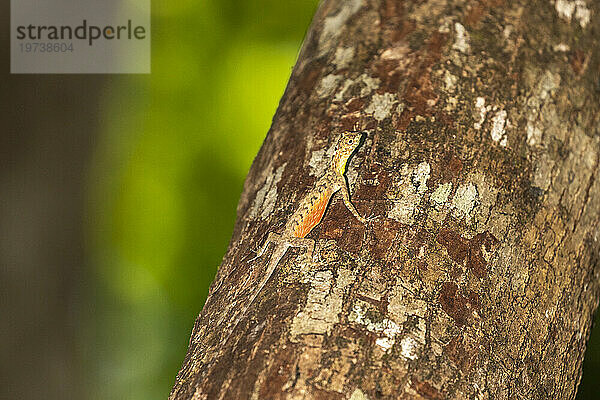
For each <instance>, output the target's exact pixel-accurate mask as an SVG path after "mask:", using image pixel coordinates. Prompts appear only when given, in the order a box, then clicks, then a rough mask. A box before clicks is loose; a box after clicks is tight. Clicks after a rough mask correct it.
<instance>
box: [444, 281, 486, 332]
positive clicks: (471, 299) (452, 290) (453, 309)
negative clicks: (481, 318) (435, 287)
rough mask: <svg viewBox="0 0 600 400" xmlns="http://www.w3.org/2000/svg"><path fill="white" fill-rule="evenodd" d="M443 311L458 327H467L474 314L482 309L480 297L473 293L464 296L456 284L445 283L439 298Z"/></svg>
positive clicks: (468, 292) (469, 292)
mask: <svg viewBox="0 0 600 400" xmlns="http://www.w3.org/2000/svg"><path fill="white" fill-rule="evenodd" d="M438 301H439V302H440V304H441V306H442V309H443V310H444V311H445V312H446V314H448V315H449V316H450V317H452V319H454V322H456V324H457V325H465V324H466V323H467V321H468V319H469V317H470V316H471V314H472V313H473V311H476V310H478V309H479V308H480V307H481V304H480V301H479V295H478V294H477V293H475V292H473V291H467V292H466V293H465V294H462V293H460V292H459V291H458V286H457V285H456V283H454V282H444V283H443V284H442V288H441V289H440V294H439V297H438Z"/></svg>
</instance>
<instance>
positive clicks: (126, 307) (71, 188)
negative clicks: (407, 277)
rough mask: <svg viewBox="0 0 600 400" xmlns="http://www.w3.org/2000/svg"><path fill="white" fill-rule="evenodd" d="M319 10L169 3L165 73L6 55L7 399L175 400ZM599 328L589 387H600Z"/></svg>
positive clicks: (161, 16) (228, 2) (161, 22)
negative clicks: (34, 71) (192, 339)
mask: <svg viewBox="0 0 600 400" xmlns="http://www.w3.org/2000/svg"><path fill="white" fill-rule="evenodd" d="M316 6H317V1H316V0H288V1H281V0H257V1H252V2H242V1H235V0H225V1H221V0H202V1H191V0H181V1H177V2H158V1H153V9H152V12H153V16H152V31H153V32H152V74H151V75H137V76H136V75H129V76H119V75H110V76H103V77H89V76H87V77H85V76H84V77H77V76H51V77H50V76H34V77H23V76H14V75H8V73H7V71H8V64H7V62H6V61H7V60H6V59H5V60H4V66H5V72H4V78H5V79H3V80H2V81H1V82H0V85H3V86H2V87H3V88H4V87H6V90H4V89H3V92H2V94H3V95H4V96H3V102H4V103H5V105H6V106H7V107H8V108H7V109H8V110H9V112H8V113H6V114H3V116H4V117H8V118H6V121H3V122H4V123H3V126H6V127H8V128H7V129H6V130H5V134H4V135H3V137H2V142H0V150H2V153H3V156H4V157H3V158H4V161H5V162H4V163H3V168H2V175H1V176H0V177H1V178H2V179H1V180H0V190H2V193H4V198H5V199H7V200H8V202H7V203H6V204H7V205H6V207H5V208H3V209H1V210H0V211H2V212H3V213H4V214H3V215H4V216H8V218H4V219H3V220H2V219H0V223H2V222H4V225H3V227H4V228H5V229H6V230H5V231H3V232H8V233H7V234H6V236H5V237H7V240H6V241H5V246H4V248H3V250H6V251H5V252H4V253H5V254H3V264H5V266H7V268H6V269H3V271H2V272H3V279H2V281H1V282H0V285H2V286H0V289H2V293H3V303H4V304H3V305H2V306H3V307H6V308H7V311H6V313H5V314H4V315H8V317H6V318H5V320H6V324H5V326H4V328H3V330H2V332H0V333H2V335H3V336H2V337H0V339H1V340H0V343H1V344H2V353H3V362H2V371H0V372H1V373H0V376H1V378H0V379H2V381H1V382H0V384H1V385H0V386H2V388H3V389H2V392H0V394H2V395H1V396H0V397H1V398H6V399H21V398H23V399H29V398H46V399H62V398H84V399H85V398H89V399H132V400H138V399H139V400H142V399H143V400H153V399H166V398H167V395H168V393H169V390H170V388H171V386H172V384H173V382H174V379H175V375H176V373H177V371H178V369H179V367H180V365H181V363H182V361H183V358H184V356H185V352H186V349H187V344H188V340H189V335H190V332H191V329H192V326H193V323H194V320H195V318H196V316H197V314H198V313H199V312H200V310H201V308H202V304H203V303H204V300H205V296H206V294H207V291H208V287H209V284H210V282H211V281H212V279H213V277H214V275H215V272H216V269H217V266H218V265H219V264H220V261H221V259H222V257H223V255H224V252H225V249H226V247H227V245H228V241H229V239H230V236H231V232H232V229H233V224H234V219H235V209H236V205H237V201H238V198H239V195H240V192H241V189H242V183H243V180H244V177H245V175H246V173H247V171H248V169H249V167H250V164H251V162H252V160H253V158H254V156H255V154H256V153H257V151H258V149H259V147H260V145H261V143H262V140H263V139H264V136H265V134H266V132H267V130H268V128H269V126H270V122H271V118H272V116H273V114H274V112H275V110H276V107H277V104H278V102H279V99H280V97H281V95H282V94H283V91H284V88H285V85H286V83H287V80H288V78H289V75H290V73H291V69H292V67H293V65H294V62H295V59H296V56H297V53H298V51H299V48H300V44H301V42H302V39H303V37H304V34H305V32H306V29H307V28H308V25H309V23H310V20H311V18H312V15H313V13H314V11H315V9H316ZM4 9H5V10H7V9H8V7H7V6H6V5H5V7H4ZM7 15H8V13H4V15H3V16H0V18H2V22H4V23H8V21H7ZM2 40H3V43H4V44H7V43H8V42H7V36H2ZM46 182H48V183H47V186H48V187H50V189H49V190H48V191H47V192H46V191H44V188H45V185H46ZM61 185H62V186H61ZM24 199H25V200H24ZM27 199H29V201H26V200H27ZM54 202H57V204H59V205H58V206H56V207H54V206H52V204H54ZM32 203H33V204H34V205H36V207H38V208H40V209H41V211H40V212H39V213H40V215H42V218H41V219H40V220H39V221H41V222H39V221H38V219H36V214H35V213H33V212H32V211H31V209H32V208H33V209H36V207H32ZM53 207H54V208H53ZM7 221H8V222H7ZM27 221H29V222H30V225H31V228H27V229H25V228H23V226H25V227H28V226H30V225H28V222H27ZM49 226H52V227H53V228H48V227H49ZM28 229H29V230H28ZM38 231H39V232H38ZM32 232H33V233H32ZM52 237H56V238H57V239H56V241H57V242H58V244H55V245H48V246H46V247H44V246H45V244H44V243H46V241H48V243H52V240H51V238H52ZM24 238H39V243H42V244H40V245H39V246H41V247H40V248H36V247H35V246H36V245H35V244H33V243H26V244H25V245H23V240H24ZM49 238H50V239H49ZM82 238H83V239H82ZM31 241H35V239H31ZM20 246H21V247H20ZM36 249H37V250H36ZM48 249H49V250H48ZM36 251H37V252H38V253H40V254H39V258H37V259H32V260H29V259H27V257H26V255H27V252H36ZM46 253H48V254H50V255H48V254H46ZM35 254H37V253H35ZM40 260H41V261H40ZM11 265H16V267H15V268H14V270H12V269H11V268H10V266H11ZM595 335H596V336H600V332H597V331H596V332H595ZM592 342H593V345H592V346H591V348H590V351H588V353H587V354H586V361H585V371H586V373H585V375H584V381H583V385H582V386H581V390H580V394H579V396H578V398H580V399H593V398H596V393H598V392H600V384H599V382H598V381H599V380H598V376H599V375H600V372H598V371H600V351H599V346H598V343H599V342H600V337H595V338H594V339H593V341H592ZM32 343H33V344H32Z"/></svg>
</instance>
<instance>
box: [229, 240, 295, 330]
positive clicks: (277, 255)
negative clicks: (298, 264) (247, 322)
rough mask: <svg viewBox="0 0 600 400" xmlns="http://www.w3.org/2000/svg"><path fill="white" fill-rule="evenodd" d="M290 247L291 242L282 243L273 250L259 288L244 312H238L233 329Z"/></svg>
mask: <svg viewBox="0 0 600 400" xmlns="http://www.w3.org/2000/svg"><path fill="white" fill-rule="evenodd" d="M290 247H291V245H290V244H289V243H281V244H278V245H277V247H275V250H274V251H273V255H271V260H270V261H269V266H268V267H267V271H266V272H265V276H264V277H263V279H262V281H261V282H260V285H259V286H258V288H257V289H256V290H255V291H254V293H252V296H251V297H250V301H248V304H246V306H245V307H244V309H243V310H242V312H240V313H239V314H238V317H237V318H236V321H235V324H234V327H233V330H235V329H236V328H237V325H238V324H239V322H240V321H241V320H242V318H243V317H244V315H246V312H247V311H248V309H249V308H250V306H251V305H252V303H254V300H256V298H257V297H258V295H259V294H260V292H261V291H262V289H263V288H264V287H265V285H266V284H267V282H268V281H269V279H271V276H272V275H273V272H275V268H276V267H277V264H279V261H280V260H281V258H282V257H283V256H284V254H285V252H286V251H287V249H288V248H290ZM233 330H232V331H233Z"/></svg>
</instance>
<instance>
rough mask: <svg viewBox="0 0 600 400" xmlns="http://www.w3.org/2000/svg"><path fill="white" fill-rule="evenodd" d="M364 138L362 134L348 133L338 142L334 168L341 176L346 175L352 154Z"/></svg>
mask: <svg viewBox="0 0 600 400" xmlns="http://www.w3.org/2000/svg"><path fill="white" fill-rule="evenodd" d="M362 137H363V133H362V132H356V131H346V132H344V133H343V134H342V137H341V138H340V139H339V140H338V142H337V146H336V148H335V157H333V168H334V169H335V170H336V172H337V173H339V174H340V175H344V173H346V165H347V164H348V160H349V159H350V156H352V153H354V151H355V150H356V149H357V148H358V146H359V145H360V142H361V139H362Z"/></svg>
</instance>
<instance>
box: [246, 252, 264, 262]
mask: <svg viewBox="0 0 600 400" xmlns="http://www.w3.org/2000/svg"><path fill="white" fill-rule="evenodd" d="M252 253H254V254H255V256H254V257H252V258H250V259H247V261H246V262H249V263H251V262H252V261H254V260H256V259H257V258H259V257H260V256H261V254H260V249H250V254H252ZM246 257H247V256H246Z"/></svg>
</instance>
